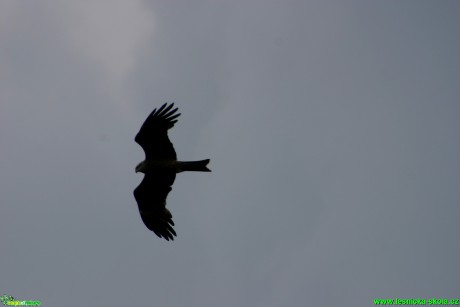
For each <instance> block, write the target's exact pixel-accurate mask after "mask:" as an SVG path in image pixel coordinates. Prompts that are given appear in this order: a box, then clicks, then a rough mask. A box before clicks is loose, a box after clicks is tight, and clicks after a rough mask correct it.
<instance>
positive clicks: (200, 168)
mask: <svg viewBox="0 0 460 307" xmlns="http://www.w3.org/2000/svg"><path fill="white" fill-rule="evenodd" d="M208 163H209V159H206V160H201V161H186V162H181V163H180V165H181V171H182V172H184V171H186V172H210V171H211V170H210V169H209V168H207V167H206V165H208Z"/></svg>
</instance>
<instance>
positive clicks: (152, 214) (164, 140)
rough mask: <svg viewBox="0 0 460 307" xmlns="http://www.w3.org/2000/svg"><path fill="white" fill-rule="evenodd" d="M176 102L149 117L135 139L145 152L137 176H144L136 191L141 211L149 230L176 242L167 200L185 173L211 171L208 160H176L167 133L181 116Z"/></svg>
mask: <svg viewBox="0 0 460 307" xmlns="http://www.w3.org/2000/svg"><path fill="white" fill-rule="evenodd" d="M173 106H174V103H172V104H170V105H169V106H168V104H167V103H165V104H164V105H162V106H161V107H160V108H159V109H158V110H157V109H155V110H153V112H152V113H150V115H149V116H148V117H147V119H146V120H145V122H144V124H143V125H142V127H141V129H140V130H139V132H138V133H137V135H136V137H135V141H136V143H138V144H139V145H141V147H142V148H143V149H144V152H145V160H144V161H143V162H141V163H139V164H138V165H137V167H136V173H137V172H142V173H144V174H145V176H144V179H143V180H142V182H141V184H140V185H139V186H138V187H137V188H136V189H135V190H134V198H136V201H137V204H138V207H139V212H140V215H141V218H142V221H143V222H144V224H145V226H147V228H148V229H150V230H151V231H153V232H154V233H155V234H156V235H157V236H158V237H160V238H165V239H166V240H168V241H169V240H174V236H176V232H175V231H174V228H173V226H174V222H173V220H172V215H171V213H170V212H169V210H168V209H167V208H166V197H167V196H168V193H169V192H170V191H171V189H172V188H171V186H172V184H173V183H174V180H175V178H176V173H180V172H183V171H198V172H210V170H209V169H208V168H207V167H206V165H207V164H208V163H209V159H206V160H201V161H188V162H181V161H177V156H176V151H175V150H174V147H173V145H172V143H171V141H170V140H169V138H168V130H169V129H171V128H172V127H174V124H175V123H176V122H177V118H178V117H179V115H180V113H177V114H176V111H177V108H175V109H173Z"/></svg>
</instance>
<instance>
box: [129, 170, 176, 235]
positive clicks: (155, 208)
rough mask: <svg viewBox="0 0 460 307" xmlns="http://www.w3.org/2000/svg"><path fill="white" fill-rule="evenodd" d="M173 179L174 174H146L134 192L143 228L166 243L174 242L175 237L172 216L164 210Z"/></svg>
mask: <svg viewBox="0 0 460 307" xmlns="http://www.w3.org/2000/svg"><path fill="white" fill-rule="evenodd" d="M175 178H176V174H175V173H173V172H165V171H159V172H158V171H156V172H155V173H154V174H146V175H145V176H144V179H143V180H142V182H141V184H140V185H139V186H138V187H137V188H136V189H135V190H134V198H136V201H137V205H138V207H139V213H140V214H141V218H142V221H143V222H144V224H145V226H147V228H148V229H150V230H151V231H153V232H154V233H155V234H156V235H157V236H158V237H160V238H165V239H166V240H168V241H169V240H174V236H175V235H176V232H175V231H174V229H173V227H172V226H174V222H173V220H172V215H171V213H170V212H169V210H168V209H166V197H167V196H168V193H169V192H170V191H171V189H172V188H171V186H172V184H173V183H174V179H175Z"/></svg>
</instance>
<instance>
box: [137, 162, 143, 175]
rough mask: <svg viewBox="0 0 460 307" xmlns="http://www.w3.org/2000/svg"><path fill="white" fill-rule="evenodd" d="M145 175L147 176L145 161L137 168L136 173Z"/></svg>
mask: <svg viewBox="0 0 460 307" xmlns="http://www.w3.org/2000/svg"><path fill="white" fill-rule="evenodd" d="M139 172H141V173H144V174H145V161H142V162H141V163H139V164H138V165H137V166H136V173H139Z"/></svg>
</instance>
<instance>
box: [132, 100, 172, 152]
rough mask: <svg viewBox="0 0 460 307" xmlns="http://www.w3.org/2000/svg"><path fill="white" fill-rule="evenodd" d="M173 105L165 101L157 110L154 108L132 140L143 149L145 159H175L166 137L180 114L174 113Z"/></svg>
mask: <svg viewBox="0 0 460 307" xmlns="http://www.w3.org/2000/svg"><path fill="white" fill-rule="evenodd" d="M173 106H174V103H172V104H170V105H169V106H168V104H167V103H165V104H164V105H162V106H161V108H159V109H158V110H157V109H154V110H153V111H152V113H150V115H149V116H148V117H147V119H146V120H145V122H144V124H143V125H142V127H141V130H139V132H138V133H137V135H136V137H135V139H134V140H135V141H136V143H138V144H139V145H141V147H142V148H143V149H144V151H145V158H146V160H163V159H173V160H176V159H177V156H176V152H175V150H174V147H173V145H172V144H171V141H170V140H169V138H168V130H169V129H171V128H172V127H174V124H175V123H176V122H177V119H176V118H177V117H179V115H180V113H177V114H175V113H176V111H177V108H175V109H172V108H173ZM171 109H172V110H171Z"/></svg>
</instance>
